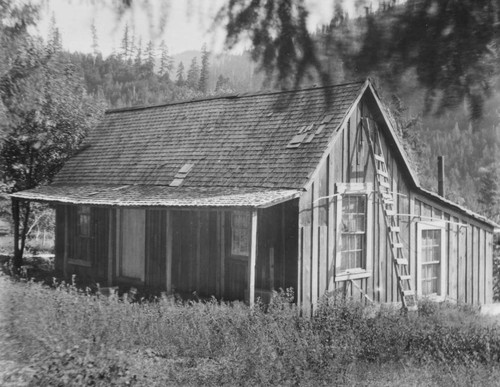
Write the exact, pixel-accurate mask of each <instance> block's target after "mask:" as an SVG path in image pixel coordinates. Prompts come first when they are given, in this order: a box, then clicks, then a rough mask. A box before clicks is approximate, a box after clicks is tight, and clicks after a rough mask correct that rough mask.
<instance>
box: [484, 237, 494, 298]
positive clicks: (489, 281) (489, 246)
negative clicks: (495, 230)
mask: <svg viewBox="0 0 500 387" xmlns="http://www.w3.org/2000/svg"><path fill="white" fill-rule="evenodd" d="M485 242H486V243H485V246H484V248H485V254H484V258H485V275H486V279H485V290H484V293H485V296H484V302H485V303H486V304H489V303H492V302H493V254H492V252H493V234H491V233H489V232H487V233H486V239H485Z"/></svg>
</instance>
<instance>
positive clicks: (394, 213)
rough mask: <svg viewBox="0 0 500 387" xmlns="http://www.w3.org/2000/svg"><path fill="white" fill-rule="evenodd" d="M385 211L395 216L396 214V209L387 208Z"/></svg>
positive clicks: (388, 214)
mask: <svg viewBox="0 0 500 387" xmlns="http://www.w3.org/2000/svg"><path fill="white" fill-rule="evenodd" d="M385 213H386V214H387V216H394V215H396V211H394V210H389V209H387V208H386V209H385Z"/></svg>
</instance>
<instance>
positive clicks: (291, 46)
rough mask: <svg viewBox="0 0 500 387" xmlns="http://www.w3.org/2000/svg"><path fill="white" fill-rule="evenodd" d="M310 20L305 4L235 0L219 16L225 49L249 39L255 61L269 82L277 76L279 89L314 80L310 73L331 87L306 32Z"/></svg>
mask: <svg viewBox="0 0 500 387" xmlns="http://www.w3.org/2000/svg"><path fill="white" fill-rule="evenodd" d="M307 18H308V11H307V9H306V6H305V4H304V1H303V0H279V1H273V0H266V1H262V2H261V1H249V0H234V1H230V2H229V3H228V4H227V5H226V6H224V7H222V9H221V10H220V11H219V15H218V20H219V22H224V24H225V28H226V45H227V46H228V47H229V48H232V47H234V46H235V45H236V43H238V42H239V41H240V40H241V39H244V38H245V37H249V38H250V41H251V44H252V49H251V52H252V58H253V59H254V60H255V61H257V62H258V63H260V65H261V69H263V70H264V71H265V72H266V73H267V74H268V76H269V77H270V78H271V77H272V76H273V75H275V83H276V86H278V87H279V88H290V87H291V86H293V85H295V86H298V85H299V84H300V83H301V82H302V81H303V80H304V78H309V79H311V76H312V74H311V72H310V70H311V69H312V70H313V71H315V73H316V74H317V75H319V77H320V78H321V80H322V81H323V83H325V84H327V83H329V79H330V78H329V75H328V74H327V73H326V72H324V71H323V68H322V66H321V63H320V60H319V58H318V55H317V52H316V48H315V43H314V40H313V39H312V37H311V35H310V33H309V31H308V29H307Z"/></svg>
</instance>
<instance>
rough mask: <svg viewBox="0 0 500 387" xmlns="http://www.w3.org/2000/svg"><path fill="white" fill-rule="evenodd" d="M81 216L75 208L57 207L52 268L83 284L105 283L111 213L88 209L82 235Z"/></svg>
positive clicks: (69, 206)
mask: <svg viewBox="0 0 500 387" xmlns="http://www.w3.org/2000/svg"><path fill="white" fill-rule="evenodd" d="M80 216H81V215H80V214H79V212H78V207H77V206H71V205H58V206H56V241H55V268H56V270H57V271H58V272H60V273H62V274H63V275H64V276H70V275H73V274H74V275H76V276H77V279H78V280H80V281H83V282H93V283H100V284H101V285H104V284H107V283H108V282H109V279H108V274H109V270H108V267H109V264H108V261H109V252H110V250H109V247H110V246H109V236H110V231H111V230H110V228H109V226H110V217H111V216H112V213H111V210H108V209H104V208H89V212H88V225H87V226H86V230H85V231H86V233H85V235H84V236H83V234H82V228H81V227H80V224H79V217H80Z"/></svg>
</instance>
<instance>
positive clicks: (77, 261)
mask: <svg viewBox="0 0 500 387" xmlns="http://www.w3.org/2000/svg"><path fill="white" fill-rule="evenodd" d="M83 217H86V218H87V227H88V230H86V231H87V232H85V233H82V218H83ZM74 227H75V228H74V230H75V233H74V241H75V251H74V254H75V255H76V257H73V258H68V264H70V265H77V266H84V267H91V266H92V257H91V253H90V245H91V239H92V237H93V235H92V209H91V207H90V206H86V205H83V206H78V207H77V208H76V217H75V225H74ZM83 245H85V246H86V254H83V252H82V246H83Z"/></svg>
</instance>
